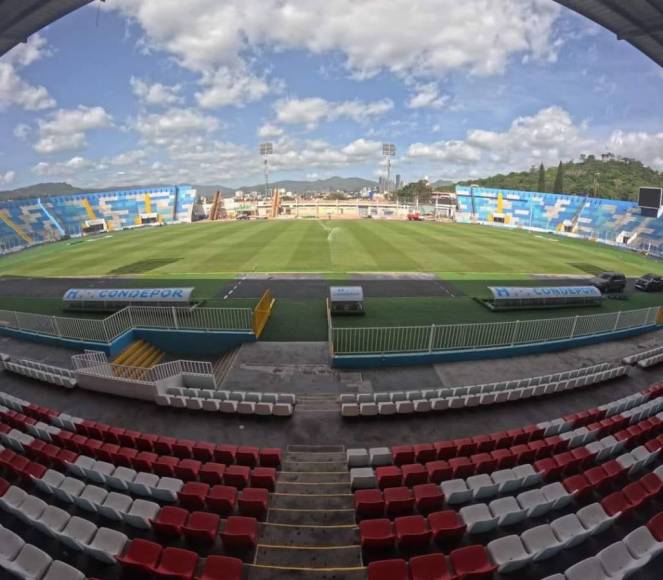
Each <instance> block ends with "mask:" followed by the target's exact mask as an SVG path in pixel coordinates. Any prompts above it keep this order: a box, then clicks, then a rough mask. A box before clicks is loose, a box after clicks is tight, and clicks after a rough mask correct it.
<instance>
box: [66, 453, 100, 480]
mask: <svg viewBox="0 0 663 580" xmlns="http://www.w3.org/2000/svg"><path fill="white" fill-rule="evenodd" d="M94 462H95V460H94V459H93V458H92V457H88V456H87V455H79V456H78V458H77V459H76V461H74V463H69V464H68V465H67V469H68V470H69V471H70V472H71V473H73V474H74V475H75V476H76V477H79V478H81V479H87V470H88V469H91V468H92V466H93V465H94Z"/></svg>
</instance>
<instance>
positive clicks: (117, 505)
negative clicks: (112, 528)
mask: <svg viewBox="0 0 663 580" xmlns="http://www.w3.org/2000/svg"><path fill="white" fill-rule="evenodd" d="M132 503H133V500H132V499H131V496H128V495H125V494H123V493H117V492H114V491H112V492H110V493H109V494H108V496H107V497H106V499H105V500H104V503H103V504H101V505H100V506H99V508H98V511H99V514H100V515H102V516H104V517H105V518H108V519H109V520H113V521H116V522H120V521H122V520H123V519H124V515H125V514H126V513H128V512H129V509H130V508H131V504H132Z"/></svg>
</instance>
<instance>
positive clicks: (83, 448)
mask: <svg viewBox="0 0 663 580" xmlns="http://www.w3.org/2000/svg"><path fill="white" fill-rule="evenodd" d="M102 446H103V442H102V441H100V440H99V439H92V438H89V439H86V440H85V442H84V443H80V444H79V452H80V453H83V454H84V455H88V456H89V457H96V456H97V451H98V450H99V449H101V447H102Z"/></svg>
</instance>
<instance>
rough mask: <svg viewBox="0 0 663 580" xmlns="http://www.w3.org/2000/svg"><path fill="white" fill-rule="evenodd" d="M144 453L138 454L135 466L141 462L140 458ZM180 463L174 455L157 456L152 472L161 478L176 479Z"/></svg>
mask: <svg viewBox="0 0 663 580" xmlns="http://www.w3.org/2000/svg"><path fill="white" fill-rule="evenodd" d="M144 453H145V452H144V451H141V453H139V454H138V456H137V457H136V459H135V460H134V463H135V464H137V463H139V462H140V459H139V458H140V456H141V455H143V454H144ZM150 455H154V454H150ZM179 462H180V460H179V459H178V458H177V457H175V456H174V455H160V456H157V459H156V461H155V462H154V463H153V464H152V471H153V472H154V473H156V474H157V475H158V476H160V477H176V472H175V469H176V468H177V465H178V463H179ZM141 471H147V470H145V469H143V470H141Z"/></svg>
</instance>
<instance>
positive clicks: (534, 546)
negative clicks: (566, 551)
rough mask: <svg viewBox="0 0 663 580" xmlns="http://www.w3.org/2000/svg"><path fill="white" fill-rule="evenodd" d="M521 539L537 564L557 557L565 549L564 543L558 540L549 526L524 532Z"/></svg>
mask: <svg viewBox="0 0 663 580" xmlns="http://www.w3.org/2000/svg"><path fill="white" fill-rule="evenodd" d="M521 539H522V541H523V544H524V545H525V547H526V548H527V551H528V552H529V553H530V554H531V555H532V560H533V561H535V562H538V561H540V560H547V559H548V558H552V557H553V556H556V555H557V554H558V553H559V552H560V551H561V550H562V548H563V547H564V542H562V541H561V540H559V539H558V538H557V536H556V535H555V532H554V530H553V528H552V527H551V526H549V525H548V524H544V525H542V526H536V527H534V528H530V529H528V530H526V531H524V532H523V534H522V535H521Z"/></svg>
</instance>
